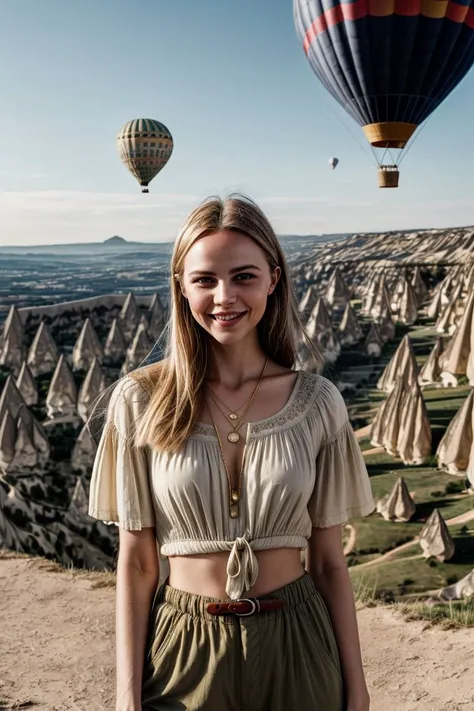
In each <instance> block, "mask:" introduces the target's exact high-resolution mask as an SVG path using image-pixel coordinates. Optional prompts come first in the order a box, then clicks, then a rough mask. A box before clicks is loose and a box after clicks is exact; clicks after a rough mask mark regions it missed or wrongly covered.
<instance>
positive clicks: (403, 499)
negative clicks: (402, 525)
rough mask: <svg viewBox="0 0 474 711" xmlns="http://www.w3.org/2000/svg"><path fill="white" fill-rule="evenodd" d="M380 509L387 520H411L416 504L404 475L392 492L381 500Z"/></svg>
mask: <svg viewBox="0 0 474 711" xmlns="http://www.w3.org/2000/svg"><path fill="white" fill-rule="evenodd" d="M378 509H379V513H381V514H382V516H383V517H384V519H386V520H387V521H409V520H410V519H411V517H412V516H413V515H414V513H415V511H416V504H415V502H414V501H413V499H412V497H411V496H410V492H409V491H408V487H407V485H406V482H405V479H404V478H403V477H402V476H401V477H400V478H399V479H397V481H396V484H395V486H394V487H393V489H392V493H391V494H390V495H389V496H388V497H386V498H385V499H383V500H382V501H381V502H380V506H378Z"/></svg>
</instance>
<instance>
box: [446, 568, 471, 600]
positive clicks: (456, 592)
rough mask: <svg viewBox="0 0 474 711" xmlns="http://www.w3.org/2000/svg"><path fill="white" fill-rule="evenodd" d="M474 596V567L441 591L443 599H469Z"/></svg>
mask: <svg viewBox="0 0 474 711" xmlns="http://www.w3.org/2000/svg"><path fill="white" fill-rule="evenodd" d="M473 596H474V569H473V570H471V572H470V573H468V574H467V575H465V576H464V578H461V580H458V582H457V583H453V585H448V586H447V587H445V588H443V589H442V590H440V591H439V593H438V597H439V598H440V599H441V600H468V599H469V598H471V597H473Z"/></svg>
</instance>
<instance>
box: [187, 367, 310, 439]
mask: <svg viewBox="0 0 474 711" xmlns="http://www.w3.org/2000/svg"><path fill="white" fill-rule="evenodd" d="M321 383H322V378H321V377H320V376H319V375H316V374H314V373H308V372H306V371H304V370H299V371H298V375H297V378H296V381H295V384H294V386H293V389H292V391H291V395H290V397H289V398H288V400H287V401H286V403H285V404H284V405H283V407H282V408H281V409H280V410H279V411H278V412H276V413H275V414H274V415H270V416H269V417H265V418H264V419H262V420H255V421H254V422H249V423H248V425H247V440H250V439H253V438H254V437H255V436H256V435H262V434H263V433H264V432H268V431H272V430H279V429H282V428H284V427H287V426H291V425H293V424H295V423H296V422H299V420H301V419H302V418H303V417H304V415H305V414H306V412H307V409H308V407H309V405H310V403H311V402H312V401H313V400H314V399H315V398H316V396H317V393H318V392H319V389H320V387H321ZM193 434H197V435H203V436H205V437H211V438H212V439H217V438H216V433H215V430H214V427H213V425H211V424H207V423H204V422H197V423H196V425H195V427H194V429H193Z"/></svg>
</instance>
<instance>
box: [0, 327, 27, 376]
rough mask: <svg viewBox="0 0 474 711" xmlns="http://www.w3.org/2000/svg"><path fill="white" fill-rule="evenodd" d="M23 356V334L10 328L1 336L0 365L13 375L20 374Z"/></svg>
mask: <svg viewBox="0 0 474 711" xmlns="http://www.w3.org/2000/svg"><path fill="white" fill-rule="evenodd" d="M24 355H25V349H24V347H23V334H22V333H21V332H19V333H18V331H17V330H16V329H15V327H13V326H12V327H11V328H10V329H9V330H8V331H7V332H6V333H5V334H4V336H3V338H2V344H1V345H0V365H3V366H5V367H6V368H10V369H11V370H12V371H13V372H14V373H15V375H17V374H18V373H19V372H20V368H21V364H22V362H23V358H24Z"/></svg>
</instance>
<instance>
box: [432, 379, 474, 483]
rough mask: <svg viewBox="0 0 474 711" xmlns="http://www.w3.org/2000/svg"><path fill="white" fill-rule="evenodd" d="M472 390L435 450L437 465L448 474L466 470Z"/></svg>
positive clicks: (468, 456) (470, 432) (468, 452)
mask: <svg viewBox="0 0 474 711" xmlns="http://www.w3.org/2000/svg"><path fill="white" fill-rule="evenodd" d="M473 406H474V390H471V392H470V393H469V395H468V397H467V398H466V399H465V400H464V403H463V404H462V406H461V407H460V408H459V410H458V411H457V413H456V414H455V416H454V417H453V419H452V420H451V422H450V423H449V425H448V427H447V428H446V432H445V433H444V435H443V437H442V438H441V441H440V443H439V445H438V449H437V450H436V455H437V457H438V466H439V467H440V468H447V470H448V472H449V473H450V474H461V473H463V472H466V471H467V469H468V467H469V462H470V458H471V447H472V440H473V427H472V424H473V423H472V420H473V414H474V413H473Z"/></svg>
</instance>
